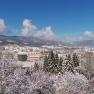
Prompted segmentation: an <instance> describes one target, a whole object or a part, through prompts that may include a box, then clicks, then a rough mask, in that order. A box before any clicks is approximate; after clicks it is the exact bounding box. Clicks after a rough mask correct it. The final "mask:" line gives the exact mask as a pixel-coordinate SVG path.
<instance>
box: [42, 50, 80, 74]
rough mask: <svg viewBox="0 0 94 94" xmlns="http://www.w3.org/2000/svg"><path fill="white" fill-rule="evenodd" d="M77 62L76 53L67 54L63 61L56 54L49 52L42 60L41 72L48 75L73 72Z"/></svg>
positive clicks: (77, 64)
mask: <svg viewBox="0 0 94 94" xmlns="http://www.w3.org/2000/svg"><path fill="white" fill-rule="evenodd" d="M79 62H80V61H79V57H78V55H77V54H76V53H73V54H72V55H70V54H68V55H66V57H65V59H63V58H62V57H59V56H58V54H57V53H54V52H53V51H50V52H49V54H48V55H47V56H45V58H44V64H43V70H44V71H45V72H50V73H64V72H65V71H70V72H74V68H75V67H77V66H79Z"/></svg>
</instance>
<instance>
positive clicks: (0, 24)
mask: <svg viewBox="0 0 94 94" xmlns="http://www.w3.org/2000/svg"><path fill="white" fill-rule="evenodd" d="M5 29H6V25H5V21H4V20H3V19H0V32H3V31H5Z"/></svg>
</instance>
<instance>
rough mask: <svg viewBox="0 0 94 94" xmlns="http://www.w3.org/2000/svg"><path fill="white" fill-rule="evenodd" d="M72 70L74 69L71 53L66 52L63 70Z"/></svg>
mask: <svg viewBox="0 0 94 94" xmlns="http://www.w3.org/2000/svg"><path fill="white" fill-rule="evenodd" d="M73 70H74V64H73V62H72V58H71V55H70V54H68V55H66V58H65V71H70V72H73Z"/></svg>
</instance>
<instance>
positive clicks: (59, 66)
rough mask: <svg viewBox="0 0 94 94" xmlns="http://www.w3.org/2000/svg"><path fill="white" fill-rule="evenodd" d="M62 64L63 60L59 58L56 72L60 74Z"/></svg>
mask: <svg viewBox="0 0 94 94" xmlns="http://www.w3.org/2000/svg"><path fill="white" fill-rule="evenodd" d="M62 63H63V59H62V58H60V59H59V62H58V72H60V73H62V67H63V65H62Z"/></svg>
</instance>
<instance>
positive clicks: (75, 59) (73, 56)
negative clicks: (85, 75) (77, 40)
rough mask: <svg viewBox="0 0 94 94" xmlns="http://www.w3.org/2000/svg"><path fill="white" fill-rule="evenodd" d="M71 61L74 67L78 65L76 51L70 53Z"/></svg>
mask: <svg viewBox="0 0 94 94" xmlns="http://www.w3.org/2000/svg"><path fill="white" fill-rule="evenodd" d="M72 62H73V64H74V67H77V66H79V57H78V55H77V54H76V53H74V54H73V55H72Z"/></svg>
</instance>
